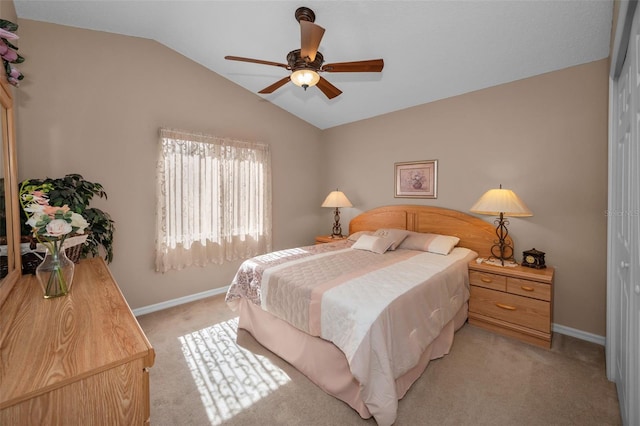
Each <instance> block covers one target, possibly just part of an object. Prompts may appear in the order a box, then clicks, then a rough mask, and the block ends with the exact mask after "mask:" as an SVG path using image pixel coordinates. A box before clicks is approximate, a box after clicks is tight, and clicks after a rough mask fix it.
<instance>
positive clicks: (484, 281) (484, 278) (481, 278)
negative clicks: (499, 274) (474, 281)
mask: <svg viewBox="0 0 640 426" xmlns="http://www.w3.org/2000/svg"><path fill="white" fill-rule="evenodd" d="M480 281H482V282H483V283H490V282H493V280H492V279H491V278H486V277H480Z"/></svg>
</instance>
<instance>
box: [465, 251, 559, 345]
mask: <svg viewBox="0 0 640 426" xmlns="http://www.w3.org/2000/svg"><path fill="white" fill-rule="evenodd" d="M553 274H554V270H553V268H550V267H547V268H545V269H533V268H526V267H522V266H515V267H509V266H504V267H502V266H494V265H490V264H486V263H480V264H478V263H476V262H475V261H474V262H471V263H469V284H470V287H471V297H470V299H469V323H470V324H473V325H477V326H479V327H483V328H486V329H488V330H491V331H494V332H497V333H500V334H504V335H507V336H511V337H515V338H517V339H520V340H522V341H525V342H528V343H533V344H535V345H538V346H542V347H545V348H550V347H551V337H552V332H551V321H552V315H553Z"/></svg>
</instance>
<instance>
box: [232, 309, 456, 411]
mask: <svg viewBox="0 0 640 426" xmlns="http://www.w3.org/2000/svg"><path fill="white" fill-rule="evenodd" d="M238 313H239V315H240V319H239V324H238V327H239V328H243V329H245V330H247V331H248V332H249V333H251V334H252V335H253V337H254V338H255V339H256V340H257V341H258V342H259V343H260V344H262V345H263V346H264V347H265V348H267V349H269V350H270V351H271V352H273V353H275V354H276V355H278V356H279V357H281V358H282V359H284V360H285V361H287V362H288V363H289V364H291V365H293V366H294V367H296V368H297V369H298V370H299V371H300V372H301V373H303V374H304V375H305V376H307V377H308V378H309V380H311V381H312V382H313V383H315V384H316V385H317V386H319V387H320V388H321V389H322V390H324V391H325V392H326V393H328V394H329V395H332V396H334V397H336V398H338V399H340V400H341V401H344V402H345V403H347V404H349V406H351V407H352V408H353V409H354V410H356V411H357V412H358V414H359V415H360V416H361V417H362V418H364V419H368V418H369V417H371V413H370V412H369V410H368V408H367V406H366V405H365V403H364V401H363V400H362V398H361V395H360V385H359V383H358V381H357V380H356V379H355V378H354V377H353V375H352V374H351V371H350V369H349V364H348V362H347V359H346V357H345V356H344V354H343V353H342V351H341V350H340V349H338V347H337V346H335V345H334V344H333V343H331V342H329V341H327V340H324V339H321V338H319V337H313V336H311V335H309V334H306V333H304V332H303V331H301V330H298V329H297V328H295V327H293V326H291V325H290V324H288V323H287V322H285V321H283V320H281V319H280V318H277V317H275V316H273V315H271V314H269V313H268V312H266V311H264V310H263V309H261V308H260V307H259V306H256V305H255V304H254V303H252V302H250V301H248V300H247V299H244V298H242V299H240V300H239V304H238ZM467 314H468V304H467V303H465V304H464V305H463V306H462V308H460V310H459V311H458V312H457V313H456V315H455V317H454V318H453V319H452V320H451V321H450V322H449V323H448V324H447V325H445V327H444V328H443V330H442V332H441V333H440V334H439V335H438V337H436V339H435V340H434V341H433V342H431V344H430V345H429V346H428V347H427V349H426V350H425V351H424V352H423V354H422V356H421V358H420V361H419V362H418V364H417V365H416V366H415V367H413V368H412V369H411V370H409V371H407V372H406V373H405V374H404V375H402V376H400V377H399V378H397V379H396V391H397V394H398V396H399V398H402V397H403V396H404V395H405V394H406V392H407V391H408V390H409V388H410V387H411V385H412V384H413V383H414V382H415V381H416V380H417V379H418V378H419V377H420V375H421V374H422V373H423V371H424V370H425V369H426V368H427V365H428V364H429V361H431V360H432V359H436V358H441V357H443V356H444V355H446V354H448V353H449V350H450V349H451V345H452V344H453V335H454V333H455V331H456V330H458V329H459V328H460V327H462V325H464V323H465V321H466V320H467Z"/></svg>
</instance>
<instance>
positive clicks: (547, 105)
mask: <svg viewBox="0 0 640 426" xmlns="http://www.w3.org/2000/svg"><path fill="white" fill-rule="evenodd" d="M20 36H21V39H20V48H21V52H23V53H24V55H25V57H27V61H26V62H25V63H24V64H22V66H21V69H22V70H23V72H24V74H25V76H26V77H25V81H24V83H23V84H22V86H21V88H20V90H19V91H20V92H21V93H20V95H19V99H18V104H19V105H18V109H19V117H18V118H19V121H18V132H17V135H18V144H19V157H20V158H19V167H20V170H19V175H20V178H27V177H43V176H45V175H52V176H60V175H63V174H65V173H70V172H79V173H82V174H84V175H85V177H86V178H88V179H90V180H94V181H98V182H100V183H102V184H104V186H105V187H106V189H107V192H108V193H109V200H108V201H106V202H104V201H102V200H101V201H100V202H98V203H96V204H97V205H98V207H102V208H104V209H105V210H107V211H109V212H110V213H111V214H112V216H113V217H114V219H115V220H116V225H117V236H116V247H115V249H116V252H115V256H116V258H115V260H114V262H113V263H112V265H111V269H112V271H113V273H114V275H115V277H116V279H117V281H118V282H119V284H120V286H121V287H122V290H123V292H124V294H125V296H126V297H127V300H128V301H129V303H130V304H131V306H132V307H133V308H137V307H141V306H147V305H150V304H153V303H158V302H162V301H166V300H170V299H173V298H177V297H181V296H186V295H190V294H194V293H198V292H201V291H206V290H209V289H212V288H216V287H222V286H225V285H227V284H228V283H229V281H230V280H231V278H232V277H233V274H234V273H235V270H236V268H237V266H238V263H230V264H228V265H225V266H210V267H206V268H191V269H188V270H184V271H181V272H171V273H167V274H164V275H163V274H158V273H155V272H154V271H153V247H154V245H153V240H154V220H155V218H154V208H155V192H154V191H155V186H154V172H155V159H156V151H155V149H156V141H157V129H158V127H160V126H167V127H176V128H185V129H189V130H194V131H202V132H207V133H213V134H217V135H222V136H233V137H240V138H245V139H249V140H258V141H262V142H267V143H269V144H271V146H272V148H273V151H272V152H273V170H274V179H273V192H274V204H273V205H274V245H275V248H285V247H291V246H296V245H302V244H306V243H309V242H311V241H312V238H313V236H314V235H315V234H316V233H318V232H322V233H326V232H327V231H328V230H329V229H330V225H331V220H332V215H331V214H330V212H328V211H327V210H326V209H320V208H319V207H318V205H319V204H320V202H321V201H322V199H324V196H325V195H326V194H327V193H328V192H329V191H330V190H331V189H333V188H335V187H340V189H342V190H344V191H345V193H346V194H347V195H348V197H349V198H350V199H351V201H352V202H353V203H354V208H351V209H343V210H342V213H343V229H345V230H346V229H347V224H348V221H349V219H350V218H351V217H353V216H354V215H355V214H357V213H358V212H360V211H363V210H367V209H369V208H372V207H376V206H379V205H386V204H399V203H406V202H413V201H414V200H410V199H395V198H394V197H393V163H394V162H398V161H411V160H426V159H438V161H439V176H438V178H439V185H438V193H439V194H438V199H436V200H415V201H417V203H418V204H426V205H437V206H443V207H448V208H453V209H457V210H462V211H468V209H469V207H470V206H471V205H472V204H473V203H474V202H475V201H476V200H477V198H479V197H480V195H481V194H482V193H483V192H484V191H486V190H487V189H490V188H493V187H497V186H498V185H499V184H503V185H504V187H506V188H511V189H513V190H515V191H516V193H518V194H519V195H520V196H521V197H522V198H523V199H524V200H525V202H526V203H527V204H528V205H529V207H530V208H531V209H532V210H533V212H534V216H533V217H531V218H522V219H518V218H515V219H511V225H510V227H509V229H510V231H511V233H512V236H513V237H514V240H515V243H516V253H517V254H518V258H519V257H520V254H521V251H522V250H525V249H529V248H532V247H535V248H537V249H539V250H543V251H545V252H546V253H547V262H548V263H549V264H550V265H553V266H555V267H556V268H557V275H556V289H555V309H554V312H555V317H554V322H555V323H557V324H561V325H564V326H568V327H572V328H576V329H579V330H583V331H586V332H589V333H595V334H597V335H604V334H605V296H606V288H605V268H606V243H605V241H606V216H605V209H606V206H607V170H606V168H607V105H608V101H607V95H608V93H607V84H608V83H607V60H603V61H598V62H594V63H591V64H586V65H582V66H577V67H573V68H569V69H566V70H562V71H558V72H554V73H549V74H545V75H542V76H538V77H534V78H530V79H526V80H521V81H517V82H514V83H510V84H505V85H501V86H497V87H494V88H490V89H486V90H482V91H478V92H474V93H470V94H466V95H462V96H458V97H455V98H451V99H446V100H442V101H439V102H434V103H431V104H426V105H422V106H418V107H414V108H410V109H407V110H403V111H399V112H396V113H392V114H387V115H384V116H381V117H377V118H373V119H370V120H364V121H361V122H357V123H353V124H349V125H344V126H339V127H336V128H333V129H328V130H325V131H320V130H318V129H317V128H315V127H313V126H310V125H308V124H305V123H303V122H302V121H300V120H299V119H297V118H295V117H293V116H291V115H289V114H288V113H286V112H284V111H282V110H281V109H279V108H277V107H275V106H273V105H271V104H269V103H268V102H265V101H264V100H263V99H262V98H261V97H259V96H257V95H255V94H252V93H250V92H248V91H246V90H244V89H242V88H240V87H238V86H235V85H234V84H233V83H231V82H229V81H227V80H225V79H224V78H222V77H220V76H218V75H216V74H214V73H212V72H210V71H208V70H206V69H204V68H203V67H201V66H199V65H197V64H195V63H193V62H191V61H189V60H187V59H186V58H184V57H182V56H180V55H179V54H177V53H175V52H173V51H171V50H169V49H167V48H165V47H163V46H161V45H160V44H158V43H155V42H153V41H149V40H143V39H138V38H131V37H125V36H118V35H113V34H107V33H101V32H94V31H86V30H79V29H74V28H69V27H64V26H58V25H52V24H45V23H40V22H35V21H28V20H22V21H21V22H20ZM53 41H55V42H53ZM381 101H384V100H381ZM329 156H330V157H329ZM322 159H324V160H330V161H319V160H322ZM319 164H322V167H320V166H319ZM485 219H486V220H487V221H492V220H493V218H491V217H485Z"/></svg>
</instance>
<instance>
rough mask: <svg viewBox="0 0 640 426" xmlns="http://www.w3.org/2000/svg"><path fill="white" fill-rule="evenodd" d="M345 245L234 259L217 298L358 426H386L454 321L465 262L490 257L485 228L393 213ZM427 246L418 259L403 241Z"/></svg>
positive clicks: (408, 210) (442, 346)
mask: <svg viewBox="0 0 640 426" xmlns="http://www.w3.org/2000/svg"><path fill="white" fill-rule="evenodd" d="M349 235H350V239H349V240H342V241H339V242H335V243H329V244H321V245H315V246H308V247H301V248H295V249H290V250H282V251H277V252H273V253H269V254H267V255H262V256H257V257H255V258H253V259H249V260H247V261H245V262H244V263H243V264H242V266H241V267H240V269H239V270H238V272H237V274H236V277H235V278H234V281H233V283H232V284H231V286H230V288H229V291H228V292H227V296H226V299H227V303H228V304H229V306H230V307H231V308H232V309H234V310H236V311H237V312H238V313H239V327H240V328H243V329H246V330H247V331H249V332H250V333H251V334H252V335H253V336H254V337H255V339H256V340H257V341H258V342H260V343H261V344H262V345H263V346H265V347H266V348H267V349H269V350H270V351H272V352H274V353H275V354H277V355H278V356H280V357H282V358H283V359H284V360H286V361H287V362H289V363H290V364H292V365H293V366H294V367H296V368H297V369H298V370H300V371H301V372H302V373H303V374H305V375H306V376H307V377H308V378H309V379H310V380H311V381H313V382H314V383H315V384H316V385H318V386H319V387H320V388H321V389H323V390H324V391H325V392H327V393H329V394H330V395H333V396H335V397H337V398H338V399H340V400H342V401H344V402H345V403H347V404H348V405H350V406H351V407H352V408H353V409H354V410H356V411H357V412H358V414H359V415H360V416H361V417H362V418H369V417H371V416H373V417H374V418H375V420H376V422H377V423H378V424H379V425H391V424H393V423H394V421H395V419H396V415H397V407H398V400H399V399H401V398H402V397H403V396H404V395H405V393H406V392H407V391H408V390H409V388H410V387H411V385H412V384H413V383H414V382H415V381H416V380H417V379H418V378H419V377H420V375H421V374H422V372H423V371H424V370H425V368H426V367H427V364H428V363H429V361H430V360H432V359H436V358H440V357H442V356H444V355H446V354H447V353H448V352H449V350H450V348H451V346H452V344H453V339H454V333H455V331H456V330H457V329H459V328H460V327H461V326H462V325H463V324H464V322H465V321H466V319H467V311H468V304H467V302H468V298H469V290H468V284H469V283H468V272H467V264H468V262H469V261H472V260H473V259H475V258H476V257H478V256H480V257H488V256H490V252H489V250H490V247H491V246H492V245H493V243H494V240H495V238H496V236H495V229H494V227H493V226H491V225H490V224H489V223H487V222H485V221H483V220H481V219H478V218H476V217H473V216H470V215H468V214H466V213H462V212H459V211H455V210H450V209H443V208H437V207H428V206H414V205H396V206H386V207H379V208H375V209H373V210H370V211H367V212H364V213H362V214H360V215H358V216H356V217H355V218H353V219H352V220H351V222H350V224H349ZM402 235H404V237H402ZM441 236H447V238H444V237H441ZM409 237H411V238H409ZM434 237H435V238H436V239H437V241H439V244H438V245H434V244H433V241H434V240H433V238H434ZM389 240H391V241H392V243H391V244H390V245H389V247H387V248H386V249H383V248H381V247H377V246H376V245H379V244H382V243H383V242H384V245H386V244H387V243H388V242H389ZM427 240H428V241H430V243H429V244H430V245H429V247H431V248H430V249H429V250H427V249H426V248H425V247H426V246H425V247H422V246H419V247H418V246H416V245H415V244H412V243H409V242H410V241H411V242H413V243H415V242H416V241H420V242H421V244H422V242H424V241H427ZM445 240H446V241H445ZM451 240H455V241H454V242H453V244H451ZM442 242H445V243H446V244H444V246H447V245H448V246H447V247H445V248H443V246H442V244H440V243H442ZM456 242H457V244H456ZM394 244H395V246H394ZM403 244H404V245H403ZM452 245H455V248H452ZM436 246H438V247H437V249H436V250H435V251H434V250H431V249H433V248H434V247H436ZM363 247H364V248H363ZM417 248H418V249H417ZM441 250H444V251H447V250H450V251H449V252H447V253H448V254H447V253H445V252H443V251H441Z"/></svg>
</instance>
